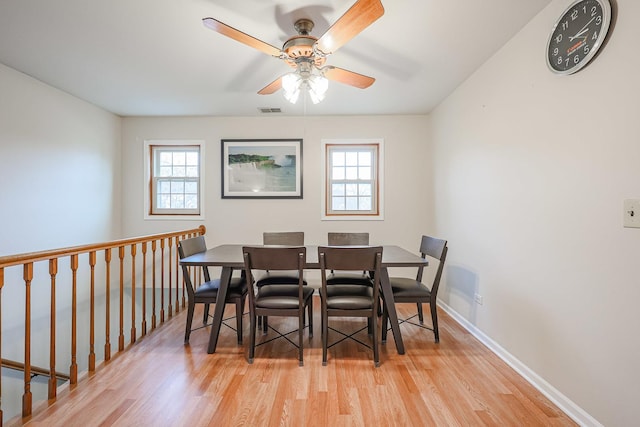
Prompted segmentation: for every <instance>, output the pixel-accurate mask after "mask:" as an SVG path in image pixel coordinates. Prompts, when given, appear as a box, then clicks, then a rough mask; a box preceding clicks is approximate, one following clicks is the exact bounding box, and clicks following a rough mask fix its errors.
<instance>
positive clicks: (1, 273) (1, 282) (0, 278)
mask: <svg viewBox="0 0 640 427" xmlns="http://www.w3.org/2000/svg"><path fill="white" fill-rule="evenodd" d="M3 287H4V267H0V331H1V330H2V288H3ZM0 354H2V340H1V339H0ZM0 370H2V357H0ZM3 418H4V414H3V409H2V380H0V426H1V425H4V422H3Z"/></svg>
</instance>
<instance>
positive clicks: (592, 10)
mask: <svg viewBox="0 0 640 427" xmlns="http://www.w3.org/2000/svg"><path fill="white" fill-rule="evenodd" d="M597 13H598V8H597V7H595V6H593V7H592V8H591V16H596V14H597Z"/></svg>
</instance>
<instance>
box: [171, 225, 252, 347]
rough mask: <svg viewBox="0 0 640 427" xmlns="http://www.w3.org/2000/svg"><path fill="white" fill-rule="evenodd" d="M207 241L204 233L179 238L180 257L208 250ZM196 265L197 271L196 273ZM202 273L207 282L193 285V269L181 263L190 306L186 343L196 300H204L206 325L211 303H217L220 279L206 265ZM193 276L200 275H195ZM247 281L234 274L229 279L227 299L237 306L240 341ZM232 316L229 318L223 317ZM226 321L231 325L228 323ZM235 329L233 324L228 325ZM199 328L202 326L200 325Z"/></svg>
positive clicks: (203, 320) (204, 320)
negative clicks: (212, 275) (214, 276)
mask: <svg viewBox="0 0 640 427" xmlns="http://www.w3.org/2000/svg"><path fill="white" fill-rule="evenodd" d="M206 250H207V245H206V243H205V240H204V236H197V237H192V238H189V239H184V240H180V241H179V242H178V254H179V256H180V259H183V258H186V257H188V256H191V255H193V254H197V253H200V252H205V251H206ZM197 271H198V270H197V269H196V274H197ZM201 271H202V273H203V275H204V282H203V283H201V284H200V285H199V286H197V287H196V286H194V284H193V282H192V280H191V274H190V273H191V272H190V270H189V267H188V266H186V265H183V266H182V277H183V278H184V282H185V287H186V288H187V296H188V306H187V325H186V329H185V333H184V342H185V344H186V343H188V342H189V336H190V335H191V324H192V322H193V312H194V310H195V305H196V304H204V316H203V319H202V323H203V324H204V326H202V327H205V326H208V325H207V320H208V318H209V305H210V304H215V303H216V300H217V297H218V289H219V288H220V279H211V277H210V276H209V270H208V268H207V267H206V266H203V267H202V270H201ZM194 277H197V276H196V275H194ZM247 289H248V288H247V282H246V280H245V277H244V276H242V277H232V278H231V282H230V283H229V288H228V291H227V297H226V299H225V303H227V304H235V306H236V316H235V317H236V329H235V330H236V333H237V335H238V344H242V314H243V312H244V304H245V299H246V296H247ZM224 320H229V319H224ZM223 324H225V325H227V326H229V325H228V324H226V323H224V321H223ZM229 327H230V328H231V329H233V328H232V327H231V326H229ZM197 329H200V328H197Z"/></svg>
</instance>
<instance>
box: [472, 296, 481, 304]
mask: <svg viewBox="0 0 640 427" xmlns="http://www.w3.org/2000/svg"><path fill="white" fill-rule="evenodd" d="M473 300H474V301H475V302H476V304H478V305H482V295H480V294H474V295H473Z"/></svg>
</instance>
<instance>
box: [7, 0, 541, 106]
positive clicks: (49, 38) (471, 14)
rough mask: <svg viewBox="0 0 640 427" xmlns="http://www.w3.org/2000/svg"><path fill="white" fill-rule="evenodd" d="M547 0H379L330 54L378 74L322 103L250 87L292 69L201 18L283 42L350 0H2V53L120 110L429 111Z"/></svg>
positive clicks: (318, 28) (331, 16)
mask: <svg viewBox="0 0 640 427" xmlns="http://www.w3.org/2000/svg"><path fill="white" fill-rule="evenodd" d="M550 1H551V0H438V1H436V0H382V3H383V5H384V8H385V14H384V15H383V16H382V17H381V18H380V19H379V20H377V21H376V22H374V23H373V24H372V25H371V26H370V27H368V28H367V29H365V30H364V31H363V32H362V33H360V34H359V35H358V36H356V37H355V38H353V39H352V40H351V41H349V42H348V43H347V44H346V45H345V46H344V47H342V48H341V49H340V50H338V51H337V52H336V53H334V54H333V55H331V56H330V57H329V58H328V61H327V64H330V65H334V66H337V67H340V68H346V69H348V70H351V71H355V72H358V73H361V74H365V75H369V76H372V77H375V78H376V82H375V83H374V84H373V86H371V87H370V88H368V89H364V90H363V89H356V88H353V87H351V86H346V85H343V84H340V83H336V82H331V83H330V86H329V91H328V93H327V97H326V99H325V100H324V101H323V102H322V103H320V104H318V105H313V104H311V102H309V101H308V102H306V103H305V102H302V100H300V101H298V104H297V105H292V104H289V103H288V102H287V101H286V100H285V99H284V98H283V96H282V92H280V91H279V92H277V93H275V94H273V95H258V94H257V91H258V90H260V89H261V88H262V87H264V86H265V85H267V84H268V83H270V82H271V81H273V80H274V79H276V78H277V77H278V76H280V75H282V74H284V73H286V72H288V71H289V68H288V67H287V66H286V65H285V64H284V62H282V61H280V60H279V59H276V58H273V57H270V56H268V55H266V54H264V53H262V52H259V51H257V50H254V49H252V48H250V47H248V46H246V45H243V44H241V43H239V42H236V41H234V40H232V39H229V38H227V37H225V36H222V35H220V34H218V33H215V32H213V31H211V30H209V29H207V28H206V27H204V26H203V25H202V18H204V17H213V18H216V19H218V20H220V21H222V22H224V23H226V24H228V25H230V26H232V27H234V28H236V29H239V30H241V31H244V32H245V33H248V34H250V35H252V36H254V37H256V38H258V39H260V40H263V41H265V42H267V43H269V44H272V45H274V46H281V45H282V43H283V42H284V41H285V40H286V39H287V38H288V37H290V36H293V35H295V33H296V32H295V30H294V29H293V22H294V21H296V20H297V19H299V18H302V17H304V18H310V19H311V20H313V21H314V22H315V28H314V30H313V31H312V33H311V34H312V35H314V36H316V37H320V36H321V35H322V34H323V33H324V32H325V31H326V30H327V29H328V28H329V26H330V25H331V24H332V23H333V22H335V21H336V20H337V19H338V18H339V17H340V16H342V14H343V13H344V12H346V11H347V9H348V8H349V7H350V6H351V5H352V4H353V3H354V2H355V0H315V1H309V0H295V1H294V0H242V1H241V0H182V1H178V0H100V1H97V0H63V1H51V0H2V1H1V2H0V62H1V63H3V64H5V65H7V66H9V67H11V68H14V69H16V70H19V71H21V72H23V73H25V74H28V75H30V76H33V77H35V78H36V79H39V80H41V81H43V82H45V83H47V84H49V85H51V86H54V87H56V88H59V89H61V90H63V91H65V92H68V93H70V94H73V95H75V96H77V97H79V98H81V99H84V100H86V101H89V102H91V103H93V104H95V105H98V106H100V107H102V108H104V109H106V110H108V111H111V112H113V113H115V114H119V115H122V116H141V115H142V116H155V115H216V116H253V115H259V114H261V113H260V112H259V110H258V108H260V107H279V108H281V109H282V113H283V114H285V115H302V114H307V115H344V114H425V113H428V112H429V111H430V110H431V109H433V108H434V107H435V106H436V105H437V104H438V103H439V102H441V101H442V100H443V99H444V98H445V97H446V96H447V95H448V94H450V93H451V91H452V90H454V89H455V88H456V87H457V86H458V85H459V84H460V83H461V82H462V81H464V80H465V79H466V78H467V77H468V76H469V75H470V74H472V73H473V72H474V71H475V70H476V69H477V68H478V67H479V66H480V65H481V64H482V63H483V62H485V61H486V60H487V59H488V58H489V57H490V56H491V55H493V54H494V53H495V52H496V51H497V50H498V49H499V48H500V47H502V46H503V45H504V44H505V43H506V42H507V41H508V40H509V39H510V38H511V37H512V36H513V35H514V34H515V33H516V32H518V30H519V29H520V28H522V27H523V26H524V25H525V24H526V23H527V22H529V20H531V19H532V18H533V16H535V15H536V14H537V13H538V12H539V11H541V10H542V9H543V8H544V7H545V6H546V5H547V4H549V3H550ZM539 54H540V55H541V56H542V55H543V54H544V53H543V52H540V53H539ZM0 96H1V95H0Z"/></svg>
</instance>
